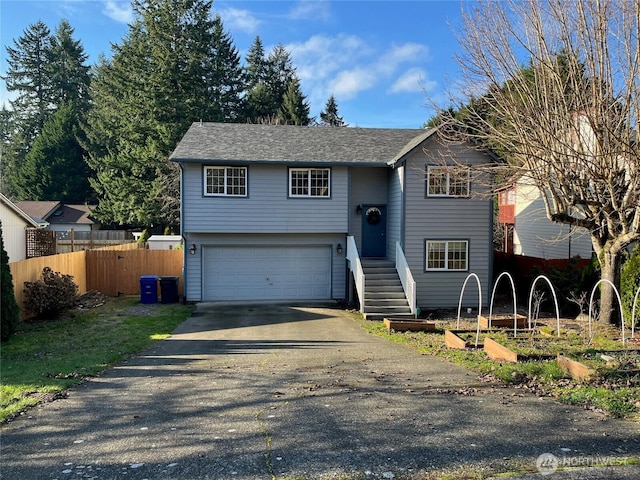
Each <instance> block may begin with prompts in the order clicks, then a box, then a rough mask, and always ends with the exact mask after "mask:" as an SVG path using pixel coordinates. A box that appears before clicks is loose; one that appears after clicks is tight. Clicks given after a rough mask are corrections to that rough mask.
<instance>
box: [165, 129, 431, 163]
mask: <svg viewBox="0 0 640 480" xmlns="http://www.w3.org/2000/svg"><path fill="white" fill-rule="evenodd" d="M423 135H425V130H423V129H387V128H352V127H301V126H294V125H255V124H247V123H194V124H193V125H191V127H190V128H189V130H188V131H187V133H186V134H185V136H184V137H183V138H182V140H181V141H180V143H179V144H178V146H177V147H176V149H175V150H174V152H173V153H172V154H171V157H170V159H171V160H172V161H174V162H193V163H204V162H211V161H217V162H227V163H234V162H238V163H246V162H252V163H271V162H273V163H276V162H277V163H282V162H301V163H304V162H307V163H326V164H363V165H364V164H369V165H378V166H385V165H387V162H388V161H389V159H391V158H396V156H397V155H398V152H400V151H404V150H405V148H406V146H407V145H408V144H411V145H413V142H414V141H415V139H416V138H417V137H421V136H423ZM412 148H415V147H412Z"/></svg>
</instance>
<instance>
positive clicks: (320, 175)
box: [289, 168, 331, 197]
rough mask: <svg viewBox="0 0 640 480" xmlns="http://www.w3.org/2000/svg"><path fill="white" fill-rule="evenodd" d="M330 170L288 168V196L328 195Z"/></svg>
mask: <svg viewBox="0 0 640 480" xmlns="http://www.w3.org/2000/svg"><path fill="white" fill-rule="evenodd" d="M330 180H331V170H330V169H328V168H290V169H289V196H290V197H329V196H330V189H329V186H330V183H331V181H330Z"/></svg>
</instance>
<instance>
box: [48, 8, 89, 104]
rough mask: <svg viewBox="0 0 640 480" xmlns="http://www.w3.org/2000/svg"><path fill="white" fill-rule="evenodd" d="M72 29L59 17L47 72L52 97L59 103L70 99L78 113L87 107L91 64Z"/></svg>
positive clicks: (51, 44)
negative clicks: (89, 64) (74, 36)
mask: <svg viewBox="0 0 640 480" xmlns="http://www.w3.org/2000/svg"><path fill="white" fill-rule="evenodd" d="M73 33H74V29H73V28H72V27H71V25H70V24H69V22H68V21H67V20H62V21H61V22H60V23H59V24H58V27H57V28H56V32H55V35H54V36H53V37H52V38H51V42H50V51H49V59H50V62H49V65H48V66H47V72H48V75H49V82H50V84H51V101H52V102H53V104H54V105H57V106H60V105H63V104H65V103H67V102H72V103H74V104H75V106H76V110H77V113H79V114H82V113H83V112H86V111H87V110H88V107H89V85H90V83H91V81H90V75H89V71H90V67H89V66H88V65H86V61H87V58H88V56H87V54H86V53H85V51H84V47H83V46H82V44H81V43H80V41H79V40H74V38H73Z"/></svg>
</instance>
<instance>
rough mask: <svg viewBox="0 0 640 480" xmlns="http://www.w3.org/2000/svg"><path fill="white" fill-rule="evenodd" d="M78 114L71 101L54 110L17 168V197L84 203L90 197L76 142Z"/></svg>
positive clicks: (78, 128)
mask: <svg viewBox="0 0 640 480" xmlns="http://www.w3.org/2000/svg"><path fill="white" fill-rule="evenodd" d="M80 133H81V132H80V127H79V125H78V114H77V111H76V108H75V107H74V105H73V104H72V103H71V102H67V103H66V104H64V105H62V106H61V107H60V108H58V110H57V111H56V113H54V114H53V115H52V116H51V117H50V118H49V120H48V121H47V123H45V125H44V127H43V129H42V132H41V133H40V135H39V136H38V138H36V140H35V141H34V142H33V145H32V146H31V149H30V150H29V152H28V153H27V154H26V155H25V159H24V162H23V164H22V165H21V166H20V168H19V169H18V171H17V172H16V176H15V180H14V188H15V191H16V196H17V197H18V198H26V199H29V200H60V201H62V202H65V203H85V202H87V201H89V200H90V199H91V197H92V193H93V192H92V190H91V187H90V185H89V180H88V177H89V168H88V166H87V164H86V163H85V161H84V150H83V149H82V147H81V146H80V144H79V142H78V138H77V137H78V135H79V134H80Z"/></svg>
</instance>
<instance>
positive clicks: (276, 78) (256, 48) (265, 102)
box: [245, 37, 296, 123]
mask: <svg viewBox="0 0 640 480" xmlns="http://www.w3.org/2000/svg"><path fill="white" fill-rule="evenodd" d="M245 61H246V66H245V76H246V90H247V105H246V118H247V120H248V121H251V122H260V123H273V122H280V121H281V120H282V118H281V108H282V105H283V102H284V96H285V93H286V92H287V88H288V87H289V83H290V82H291V81H292V80H293V79H294V78H296V69H295V67H294V66H293V62H292V60H291V54H290V53H289V52H288V51H287V49H286V48H285V47H284V45H282V44H278V45H276V46H275V47H274V48H273V50H272V51H271V53H269V56H268V57H267V58H265V57H264V49H263V47H262V42H261V41H260V37H256V38H255V40H254V42H253V44H252V45H251V47H250V48H249V52H248V54H247V56H246V58H245Z"/></svg>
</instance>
